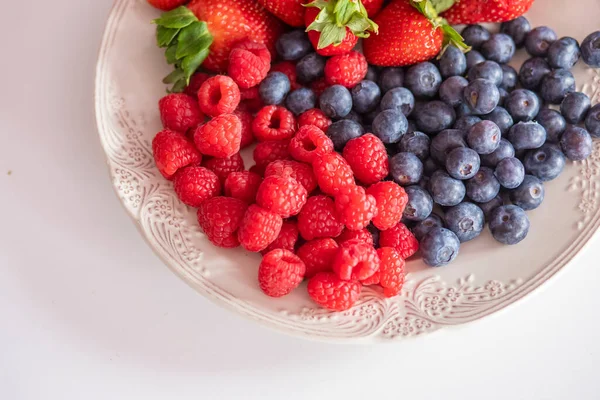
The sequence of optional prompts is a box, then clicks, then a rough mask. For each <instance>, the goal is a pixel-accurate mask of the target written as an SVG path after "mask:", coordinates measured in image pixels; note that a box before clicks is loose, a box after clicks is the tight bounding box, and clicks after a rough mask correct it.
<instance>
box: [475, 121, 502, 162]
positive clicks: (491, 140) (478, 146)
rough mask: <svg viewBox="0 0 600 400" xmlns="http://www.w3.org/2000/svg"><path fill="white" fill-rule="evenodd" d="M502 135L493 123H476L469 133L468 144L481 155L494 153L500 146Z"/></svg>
mask: <svg viewBox="0 0 600 400" xmlns="http://www.w3.org/2000/svg"><path fill="white" fill-rule="evenodd" d="M501 138H502V133H501V132H500V128H498V125H496V124H495V123H494V122H492V121H487V120H485V121H481V122H478V123H476V124H475V125H473V126H472V127H471V129H469V131H468V132H467V144H468V145H469V147H470V148H472V149H473V150H475V151H476V152H477V153H479V154H490V153H493V152H494V151H495V150H496V149H497V148H498V146H499V145H500V139H501Z"/></svg>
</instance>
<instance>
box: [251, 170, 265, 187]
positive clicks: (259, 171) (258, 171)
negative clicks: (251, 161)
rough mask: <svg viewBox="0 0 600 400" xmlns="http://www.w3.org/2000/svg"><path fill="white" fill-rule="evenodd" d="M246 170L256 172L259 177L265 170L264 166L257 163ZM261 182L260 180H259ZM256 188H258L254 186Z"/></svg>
mask: <svg viewBox="0 0 600 400" xmlns="http://www.w3.org/2000/svg"><path fill="white" fill-rule="evenodd" d="M248 172H252V173H253V174H256V175H258V176H260V177H261V178H262V177H263V176H264V174H265V170H264V168H261V167H259V166H258V165H253V166H251V167H250V168H248ZM261 182H262V181H261ZM256 189H257V190H258V188H256Z"/></svg>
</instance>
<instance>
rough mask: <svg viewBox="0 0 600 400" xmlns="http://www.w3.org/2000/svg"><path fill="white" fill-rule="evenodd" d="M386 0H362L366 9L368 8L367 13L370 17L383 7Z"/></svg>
mask: <svg viewBox="0 0 600 400" xmlns="http://www.w3.org/2000/svg"><path fill="white" fill-rule="evenodd" d="M383 1H384V0H362V3H363V6H365V10H367V15H368V16H369V17H370V18H373V17H374V16H375V15H377V13H378V12H379V11H380V10H381V7H383Z"/></svg>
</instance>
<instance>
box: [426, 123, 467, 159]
mask: <svg viewBox="0 0 600 400" xmlns="http://www.w3.org/2000/svg"><path fill="white" fill-rule="evenodd" d="M465 139H466V132H465V131H462V130H459V129H446V130H443V131H441V132H440V133H438V134H437V135H436V136H434V137H433V139H432V140H431V147H430V152H431V158H433V160H434V161H435V162H436V163H438V164H441V165H445V164H446V158H447V157H448V153H450V152H451V151H452V150H454V149H456V148H457V147H467V142H466V140H465Z"/></svg>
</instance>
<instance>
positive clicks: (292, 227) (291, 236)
mask: <svg viewBox="0 0 600 400" xmlns="http://www.w3.org/2000/svg"><path fill="white" fill-rule="evenodd" d="M297 241H298V225H297V224H296V222H295V221H283V225H281V231H280V232H279V236H277V239H275V241H274V242H273V243H271V244H270V245H269V246H268V247H267V248H266V249H264V250H263V251H261V253H262V254H267V253H268V252H270V251H271V250H275V249H285V250H289V251H291V252H294V249H295V248H296V242H297Z"/></svg>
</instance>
